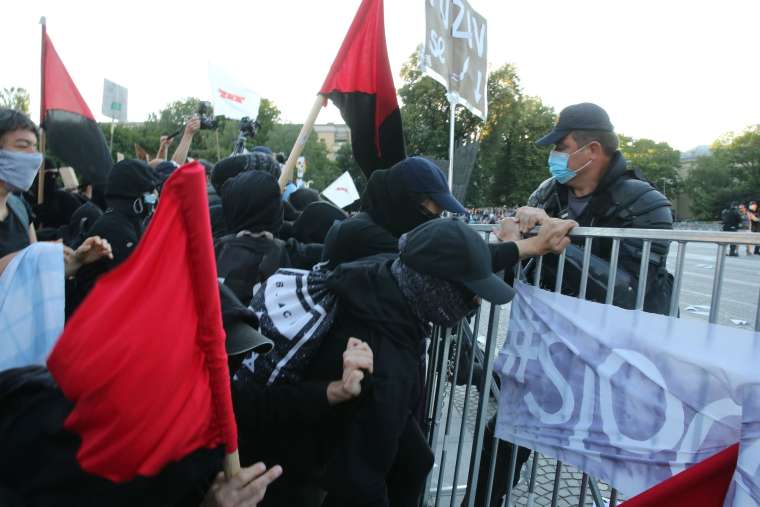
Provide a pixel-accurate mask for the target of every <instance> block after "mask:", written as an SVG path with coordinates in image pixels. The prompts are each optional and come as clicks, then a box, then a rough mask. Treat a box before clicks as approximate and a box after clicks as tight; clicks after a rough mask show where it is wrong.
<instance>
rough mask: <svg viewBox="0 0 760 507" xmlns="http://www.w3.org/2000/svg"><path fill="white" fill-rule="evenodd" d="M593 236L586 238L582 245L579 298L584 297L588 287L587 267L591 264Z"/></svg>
mask: <svg viewBox="0 0 760 507" xmlns="http://www.w3.org/2000/svg"><path fill="white" fill-rule="evenodd" d="M592 241H594V238H586V241H585V244H584V246H583V268H582V269H581V286H580V289H579V291H578V298H579V299H586V288H587V287H588V269H589V266H590V265H591V242H592Z"/></svg>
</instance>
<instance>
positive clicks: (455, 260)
mask: <svg viewBox="0 0 760 507" xmlns="http://www.w3.org/2000/svg"><path fill="white" fill-rule="evenodd" d="M400 258H401V262H403V263H404V264H406V265H407V266H409V267H410V268H412V269H413V270H415V271H418V272H420V273H423V274H426V275H430V276H434V277H436V278H441V279H443V280H449V281H452V282H459V283H461V284H462V285H464V286H465V287H467V288H468V289H470V290H471V291H472V292H474V293H475V294H477V295H478V296H480V297H482V298H483V299H485V300H486V301H490V302H492V303H495V304H499V305H501V304H504V303H507V302H509V301H511V300H512V298H513V297H514V296H515V290H514V289H513V288H512V287H510V286H509V285H507V284H506V282H504V280H502V279H501V278H499V277H498V276H496V275H494V274H493V272H492V271H491V251H490V250H489V248H488V244H487V243H486V242H485V241H484V240H483V238H482V237H480V235H479V234H478V233H477V232H475V231H474V230H472V229H471V228H470V227H469V226H468V225H466V224H465V223H464V222H462V221H461V220H457V219H454V218H438V219H435V220H430V221H428V222H425V223H424V224H422V225H420V226H419V227H416V228H415V229H413V230H412V231H411V232H409V233H407V237H406V245H405V246H404V248H403V250H402V251H401V253H400Z"/></svg>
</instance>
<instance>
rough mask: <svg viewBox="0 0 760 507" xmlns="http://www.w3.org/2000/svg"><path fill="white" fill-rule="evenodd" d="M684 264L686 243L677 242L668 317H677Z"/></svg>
mask: <svg viewBox="0 0 760 507" xmlns="http://www.w3.org/2000/svg"><path fill="white" fill-rule="evenodd" d="M685 264H686V242H685V241H679V242H678V254H677V255H676V274H675V276H674V278H673V295H672V296H671V298H670V316H671V317H677V316H678V303H679V300H680V298H681V282H682V281H683V268H684V265H685Z"/></svg>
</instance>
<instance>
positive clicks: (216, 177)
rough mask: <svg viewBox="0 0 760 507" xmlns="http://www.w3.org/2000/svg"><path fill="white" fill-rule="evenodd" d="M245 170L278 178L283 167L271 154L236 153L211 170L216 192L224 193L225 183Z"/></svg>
mask: <svg viewBox="0 0 760 507" xmlns="http://www.w3.org/2000/svg"><path fill="white" fill-rule="evenodd" d="M245 171H262V172H265V173H269V174H270V175H271V176H272V178H274V179H275V180H278V179H279V178H280V173H281V172H282V169H281V168H280V164H278V163H277V161H276V160H275V159H274V158H273V157H272V156H270V155H265V154H263V153H259V152H255V153H245V154H243V155H235V156H234V157H228V158H225V159H224V160H221V161H219V162H218V163H217V164H216V165H215V166H214V169H213V171H212V172H211V184H212V185H213V186H214V189H216V193H217V194H219V195H222V188H223V187H224V183H225V182H226V181H227V180H229V179H230V178H234V177H235V176H237V175H238V174H240V173H242V172H245Z"/></svg>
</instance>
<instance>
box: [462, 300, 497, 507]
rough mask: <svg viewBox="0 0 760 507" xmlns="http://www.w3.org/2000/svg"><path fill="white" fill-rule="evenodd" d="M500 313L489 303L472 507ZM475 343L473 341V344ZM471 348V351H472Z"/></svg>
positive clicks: (473, 461)
mask: <svg viewBox="0 0 760 507" xmlns="http://www.w3.org/2000/svg"><path fill="white" fill-rule="evenodd" d="M500 314H501V307H500V306H499V305H494V304H491V308H490V311H489V312H488V336H487V337H486V350H485V354H484V358H485V364H484V365H483V366H484V368H483V379H482V382H483V384H482V386H481V389H480V400H478V415H477V418H476V420H475V430H474V433H475V438H474V439H473V445H472V449H473V452H472V456H471V461H470V480H469V481H468V485H469V487H468V489H467V493H468V495H467V497H468V498H469V505H468V507H473V505H474V502H475V495H473V494H471V493H472V486H473V485H475V486H477V484H478V474H479V473H480V470H479V466H480V455H481V454H482V452H483V428H484V427H485V417H486V408H487V406H488V398H489V397H488V392H489V390H490V387H491V373H492V371H493V355H494V354H493V352H494V349H495V348H496V337H497V332H498V327H499V316H500ZM475 345H476V343H475V342H473V346H475ZM474 352H475V351H474V349H473V353H474Z"/></svg>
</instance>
